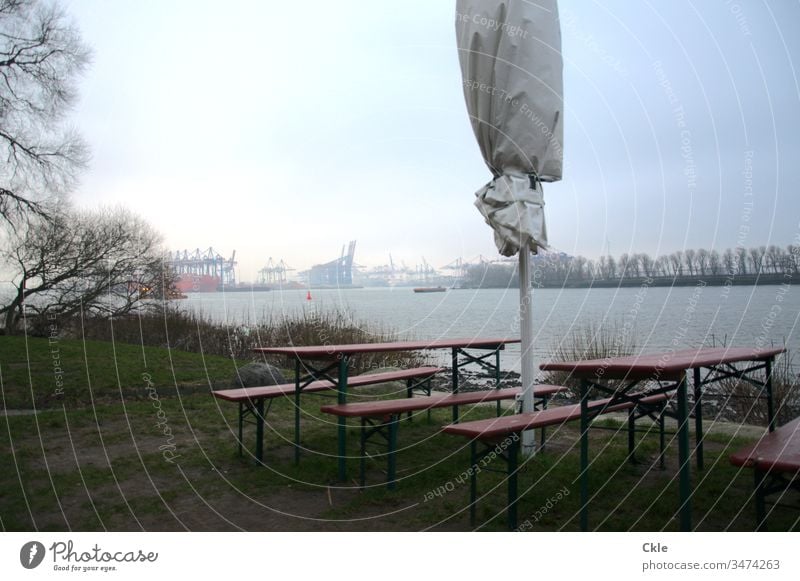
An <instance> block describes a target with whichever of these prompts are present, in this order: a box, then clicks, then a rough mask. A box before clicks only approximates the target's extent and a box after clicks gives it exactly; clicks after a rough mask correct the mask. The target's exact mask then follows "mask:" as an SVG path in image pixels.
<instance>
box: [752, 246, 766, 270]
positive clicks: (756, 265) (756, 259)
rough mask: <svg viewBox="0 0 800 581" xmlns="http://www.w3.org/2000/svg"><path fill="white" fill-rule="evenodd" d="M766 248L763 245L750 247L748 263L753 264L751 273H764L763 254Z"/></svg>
mask: <svg viewBox="0 0 800 581" xmlns="http://www.w3.org/2000/svg"><path fill="white" fill-rule="evenodd" d="M766 253H767V249H766V247H764V246H756V247H755V248H751V249H750V264H751V265H752V266H753V274H764V272H762V269H763V268H764V255H765V254H766Z"/></svg>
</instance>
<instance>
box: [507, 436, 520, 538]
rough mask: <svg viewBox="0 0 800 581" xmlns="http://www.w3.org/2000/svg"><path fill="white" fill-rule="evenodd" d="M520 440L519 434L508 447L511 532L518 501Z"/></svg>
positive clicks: (509, 524) (515, 522) (515, 520)
mask: <svg viewBox="0 0 800 581" xmlns="http://www.w3.org/2000/svg"><path fill="white" fill-rule="evenodd" d="M515 435H516V434H515ZM521 439H522V435H521V434H520V437H519V438H517V439H514V440H512V441H511V445H510V446H509V447H508V529H509V530H511V531H513V530H514V529H516V528H517V502H518V500H519V490H518V488H517V471H518V468H519V465H518V460H519V444H520V440H521Z"/></svg>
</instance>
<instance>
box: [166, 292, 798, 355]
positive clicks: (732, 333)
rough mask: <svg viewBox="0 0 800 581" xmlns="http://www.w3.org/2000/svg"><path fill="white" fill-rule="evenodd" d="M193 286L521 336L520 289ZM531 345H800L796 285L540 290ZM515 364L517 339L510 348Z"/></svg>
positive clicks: (423, 326)
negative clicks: (592, 338) (584, 341)
mask: <svg viewBox="0 0 800 581" xmlns="http://www.w3.org/2000/svg"><path fill="white" fill-rule="evenodd" d="M306 292H307V291H305V290H285V291H270V292H253V293H248V292H236V293H195V294H191V295H189V298H188V299H186V300H183V301H181V305H182V308H185V309H190V310H192V311H195V312H197V313H199V314H202V315H203V316H206V317H209V318H211V319H213V320H216V321H220V322H225V323H227V324H231V325H240V324H248V323H253V322H255V321H259V320H262V319H264V318H269V317H276V316H277V317H280V316H282V315H286V314H288V315H292V314H298V313H301V312H302V311H303V310H308V309H316V310H319V311H329V310H340V311H342V310H344V311H347V312H348V313H350V314H351V315H352V317H353V320H354V321H357V322H365V323H368V324H369V326H370V328H378V329H380V328H383V329H389V330H391V331H392V332H393V333H395V334H396V338H397V339H407V338H414V339H436V338H461V337H476V336H483V337H487V336H491V337H508V336H513V337H519V318H518V317H519V315H518V312H519V294H518V291H517V289H514V288H511V289H483V290H448V291H447V292H444V293H429V294H418V293H414V292H413V291H412V290H411V289H410V288H401V287H394V288H364V289H342V290H313V291H311V292H312V300H310V301H309V300H307V295H306ZM533 296H534V299H533V316H534V325H535V331H536V339H535V345H534V353H535V355H536V357H537V359H539V360H544V359H546V358H548V356H549V355H550V354H551V353H552V352H553V350H554V349H555V347H556V346H557V345H558V344H559V342H561V341H566V340H568V338H569V337H570V335H571V334H573V333H575V332H580V331H581V330H582V329H586V328H589V327H591V328H594V329H598V328H604V329H606V330H608V332H609V333H610V336H611V337H612V340H614V341H624V342H625V343H632V344H633V346H634V348H635V350H636V351H637V352H639V351H641V352H656V351H663V350H665V349H671V348H677V349H679V348H685V347H699V346H703V345H717V346H719V345H728V346H758V347H769V346H772V345H779V346H782V345H785V346H786V347H788V348H789V350H790V352H796V351H797V349H798V348H800V332H799V330H798V323H800V289H798V288H795V287H792V286H789V285H774V286H772V285H770V286H746V287H745V286H742V287H709V286H695V287H649V286H646V285H643V286H641V287H632V288H611V289H537V290H534V295H533ZM503 359H504V365H505V366H508V367H510V368H512V369H513V368H518V359H519V347H518V346H511V347H510V348H509V349H508V350H507V352H506V353H505V354H504V357H503Z"/></svg>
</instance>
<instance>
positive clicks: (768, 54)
mask: <svg viewBox="0 0 800 581" xmlns="http://www.w3.org/2000/svg"><path fill="white" fill-rule="evenodd" d="M64 7H65V9H66V10H67V12H68V13H69V15H70V16H71V17H72V18H73V20H74V23H75V25H76V26H77V27H78V28H79V29H80V30H81V32H82V34H83V37H84V40H85V42H86V43H87V44H89V45H90V46H91V47H92V49H93V51H94V58H93V64H92V65H91V67H90V68H89V70H88V72H87V73H86V75H85V76H84V78H83V79H82V81H81V83H80V102H79V103H78V105H77V107H76V110H75V111H74V114H73V115H72V116H71V120H72V122H73V123H74V125H75V126H76V128H78V129H79V130H80V131H81V132H82V133H83V135H84V136H85V138H86V139H87V141H88V142H89V144H90V146H91V148H92V153H93V160H92V163H91V167H90V169H89V170H88V171H87V172H86V174H85V175H84V176H83V179H82V182H81V185H80V186H79V188H78V189H77V190H76V191H75V193H74V199H75V201H76V203H77V204H78V205H81V206H88V207H92V206H96V205H98V204H106V205H115V204H124V205H125V206H127V207H129V208H131V209H132V210H134V211H136V212H138V213H140V214H141V215H143V216H144V217H145V218H146V219H147V220H149V221H150V222H152V223H153V225H154V226H155V227H157V228H158V229H159V230H160V231H161V232H162V233H163V234H164V236H165V239H166V243H167V246H168V248H170V249H171V250H173V251H175V250H183V249H188V250H193V249H195V248H200V249H205V248H208V247H209V246H213V247H214V248H215V249H216V250H218V251H219V252H220V253H222V254H223V255H225V256H229V255H230V254H231V253H232V252H233V250H236V255H237V260H238V261H239V276H240V278H242V279H243V280H255V278H256V273H257V271H258V270H259V269H260V268H262V267H263V266H264V265H265V264H266V262H267V260H268V259H269V258H270V257H272V259H273V260H274V261H276V262H277V261H279V260H281V259H283V260H284V261H285V262H286V263H287V264H289V265H291V266H292V267H294V268H296V269H298V270H303V269H306V268H309V267H310V266H311V265H313V264H317V263H322V262H327V261H330V260H332V259H334V258H336V257H337V256H338V255H339V252H340V250H341V247H342V245H345V244H346V243H347V242H348V241H349V240H357V241H358V246H357V248H356V258H355V259H356V262H357V263H359V264H362V265H367V266H371V265H379V264H385V263H387V262H388V257H389V254H390V253H391V255H392V257H393V259H394V260H395V261H398V262H400V261H405V262H406V264H407V265H409V266H412V265H414V264H419V263H421V262H422V258H423V257H424V258H425V260H426V261H427V262H428V263H430V264H432V265H434V266H435V267H441V266H442V265H444V264H447V263H450V262H452V261H453V260H455V259H456V258H458V257H463V258H464V259H470V258H472V257H475V256H477V255H484V256H487V257H497V256H498V254H497V252H496V250H495V248H494V244H493V241H492V232H491V229H490V228H489V227H488V226H486V225H485V224H484V223H483V220H482V218H481V216H480V215H479V213H478V212H477V210H476V209H475V208H474V207H473V205H472V202H473V199H474V192H475V191H476V190H477V189H478V188H480V187H481V186H482V185H483V184H484V183H486V182H487V181H488V180H489V179H490V177H491V175H490V172H489V170H488V169H487V168H486V167H485V165H484V163H483V160H482V159H481V157H480V154H479V150H478V146H477V144H476V143H475V139H474V137H473V135H472V130H471V127H470V124H469V120H468V118H467V114H466V108H465V106H464V102H463V96H462V92H461V77H460V70H459V67H458V59H457V53H456V43H455V33H454V28H455V24H454V21H455V3H454V2H452V1H434V2H431V1H430V0H429V1H428V2H422V0H414V1H408V2H404V3H402V4H401V5H398V4H396V3H393V4H392V5H391V7H386V6H385V5H382V4H380V3H369V2H365V1H362V2H358V1H349V2H340V3H336V4H330V3H326V2H309V3H303V5H302V10H301V9H300V8H298V7H297V6H293V5H291V4H286V3H277V2H267V3H253V2H231V3H226V4H225V5H224V6H223V5H219V4H209V3H195V2H187V1H175V2H169V3H159V2H154V1H143V2H135V3H133V2H130V3H105V2H98V1H96V0H72V1H68V2H64ZM559 7H560V13H561V20H562V35H563V50H564V67H565V75H564V77H565V89H564V92H565V143H564V149H565V156H564V162H565V169H564V179H563V181H561V182H559V183H556V184H546V185H545V200H546V204H547V207H546V215H547V224H548V234H549V238H550V242H551V244H552V245H553V247H554V248H556V249H558V250H561V251H564V252H566V253H568V254H573V255H583V256H587V257H589V258H596V257H597V256H599V255H601V254H606V253H610V254H612V255H614V256H619V255H620V254H623V253H626V252H627V253H633V252H637V253H638V252H647V253H648V254H651V255H656V254H665V253H666V254H669V253H671V252H674V251H676V250H683V249H686V248H700V247H703V248H708V249H712V248H715V249H717V250H719V251H722V250H724V249H725V248H727V247H734V246H737V245H742V246H745V247H751V246H761V245H769V244H777V245H780V246H786V245H787V244H790V243H798V241H800V200H798V196H797V189H798V185H800V166H798V164H796V163H793V162H794V158H795V155H793V154H795V153H796V152H797V151H798V150H799V149H800V131H798V115H797V113H796V111H797V110H798V105H800V84H798V81H797V75H796V72H795V68H794V64H795V62H796V61H797V60H798V56H799V55H800V38H799V37H798V35H797V34H796V32H797V29H798V24H800V5H799V4H797V3H793V4H788V3H785V4H784V3H781V4H779V5H769V4H766V3H763V4H759V5H750V4H744V3H742V4H739V3H737V2H730V1H729V2H719V3H713V4H707V3H702V4H700V3H698V4H694V3H692V2H675V3H669V4H668V5H666V6H657V5H653V4H651V3H649V2H644V3H637V4H635V5H630V4H629V3H623V2H621V1H609V2H599V1H598V2H592V3H579V2H577V0H562V1H561V2H560V3H559Z"/></svg>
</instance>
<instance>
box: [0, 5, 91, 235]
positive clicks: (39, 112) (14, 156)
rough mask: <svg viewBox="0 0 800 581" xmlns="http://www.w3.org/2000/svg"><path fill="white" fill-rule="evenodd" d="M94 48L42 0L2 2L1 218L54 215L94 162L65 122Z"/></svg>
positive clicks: (0, 9)
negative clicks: (54, 205)
mask: <svg viewBox="0 0 800 581" xmlns="http://www.w3.org/2000/svg"><path fill="white" fill-rule="evenodd" d="M88 61H89V50H88V49H87V48H86V46H85V45H84V44H83V42H82V41H81V37H80V34H79V33H78V31H77V30H76V29H75V28H73V27H72V26H71V25H70V24H69V22H68V21H67V18H66V16H65V14H64V12H62V11H61V9H60V8H59V7H58V6H57V5H55V4H52V3H48V2H44V1H41V0H0V155H2V159H3V165H2V167H0V218H2V219H3V220H5V221H6V222H8V223H14V222H16V221H17V220H18V219H19V218H20V217H23V216H30V215H31V214H33V215H40V216H41V215H46V214H47V204H46V203H45V200H46V199H47V198H48V197H51V196H59V195H62V194H65V193H67V192H69V190H70V189H71V188H72V187H73V185H74V183H75V180H76V178H77V174H78V172H79V171H80V169H82V168H83V167H84V165H85V164H86V162H87V161H88V150H87V147H86V145H85V144H84V142H83V140H82V139H81V138H80V136H79V135H78V134H77V133H76V132H75V131H74V130H72V129H71V128H69V127H67V126H66V125H65V123H64V121H65V119H64V118H65V115H66V113H67V111H69V109H70V107H71V106H72V105H73V103H74V101H75V98H76V91H75V80H76V78H77V77H78V75H79V74H80V73H81V72H82V71H83V70H84V68H85V67H86V65H87V63H88Z"/></svg>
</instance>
